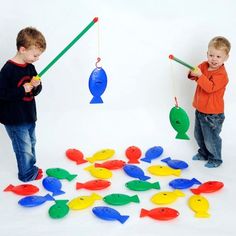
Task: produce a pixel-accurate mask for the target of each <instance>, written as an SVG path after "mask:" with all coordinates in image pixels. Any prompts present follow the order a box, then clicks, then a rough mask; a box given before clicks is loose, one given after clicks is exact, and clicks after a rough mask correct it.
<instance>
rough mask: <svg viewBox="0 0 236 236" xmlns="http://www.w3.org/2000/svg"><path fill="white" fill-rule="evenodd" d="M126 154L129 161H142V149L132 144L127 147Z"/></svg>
mask: <svg viewBox="0 0 236 236" xmlns="http://www.w3.org/2000/svg"><path fill="white" fill-rule="evenodd" d="M125 155H126V157H127V158H128V159H129V161H128V163H133V164H135V163H140V162H139V161H138V159H139V158H140V157H141V156H142V151H141V150H140V148H138V147H136V146H130V147H128V148H127V149H126V151H125Z"/></svg>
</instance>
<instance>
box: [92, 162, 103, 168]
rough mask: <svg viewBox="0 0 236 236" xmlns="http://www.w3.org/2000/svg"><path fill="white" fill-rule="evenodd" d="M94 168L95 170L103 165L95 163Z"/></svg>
mask: <svg viewBox="0 0 236 236" xmlns="http://www.w3.org/2000/svg"><path fill="white" fill-rule="evenodd" d="M94 167H96V168H97V167H103V165H102V164H100V163H95V164H94Z"/></svg>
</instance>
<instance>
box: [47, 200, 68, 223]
mask: <svg viewBox="0 0 236 236" xmlns="http://www.w3.org/2000/svg"><path fill="white" fill-rule="evenodd" d="M68 201H69V200H56V201H55V202H56V204H54V205H52V206H51V207H50V208H49V210H48V214H49V216H50V217H51V218H53V219H60V218H63V217H64V216H66V215H67V214H68V212H69V207H68V206H67V204H66V203H67V202H68Z"/></svg>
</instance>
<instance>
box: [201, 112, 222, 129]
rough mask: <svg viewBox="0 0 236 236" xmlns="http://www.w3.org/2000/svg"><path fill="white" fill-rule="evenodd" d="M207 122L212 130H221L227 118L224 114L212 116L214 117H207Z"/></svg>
mask: <svg viewBox="0 0 236 236" xmlns="http://www.w3.org/2000/svg"><path fill="white" fill-rule="evenodd" d="M205 119H206V122H207V123H208V124H209V126H210V127H211V128H212V129H217V128H219V129H221V127H222V124H223V122H224V119H225V116H224V114H223V113H222V114H212V115H206V116H205Z"/></svg>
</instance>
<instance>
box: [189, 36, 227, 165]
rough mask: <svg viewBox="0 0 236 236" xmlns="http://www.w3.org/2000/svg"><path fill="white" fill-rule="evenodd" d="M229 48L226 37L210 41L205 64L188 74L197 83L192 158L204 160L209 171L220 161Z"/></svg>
mask: <svg viewBox="0 0 236 236" xmlns="http://www.w3.org/2000/svg"><path fill="white" fill-rule="evenodd" d="M230 48H231V45H230V42H229V41H228V40H227V39H226V38H224V37H220V36H218V37H215V38H213V39H212V40H211V41H210V42H209V44H208V51H207V61H205V62H203V63H201V64H200V65H199V66H198V67H197V68H196V69H195V70H194V71H190V72H189V75H188V78H189V79H191V80H195V81H196V83H197V88H196V91H195V95H194V100H193V107H195V108H196V111H195V127H194V137H195V139H196V141H197V144H198V146H199V149H198V153H197V154H196V155H195V156H193V158H192V159H193V160H206V161H207V163H206V164H205V166H206V167H208V168H214V167H218V166H220V165H221V164H222V162H223V161H222V158H221V147H222V140H221V137H220V132H221V129H222V125H223V122H224V119H225V115H224V93H225V89H226V85H227V84H228V75H227V72H226V70H225V67H224V62H225V61H226V60H227V59H228V57H229V51H230Z"/></svg>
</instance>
